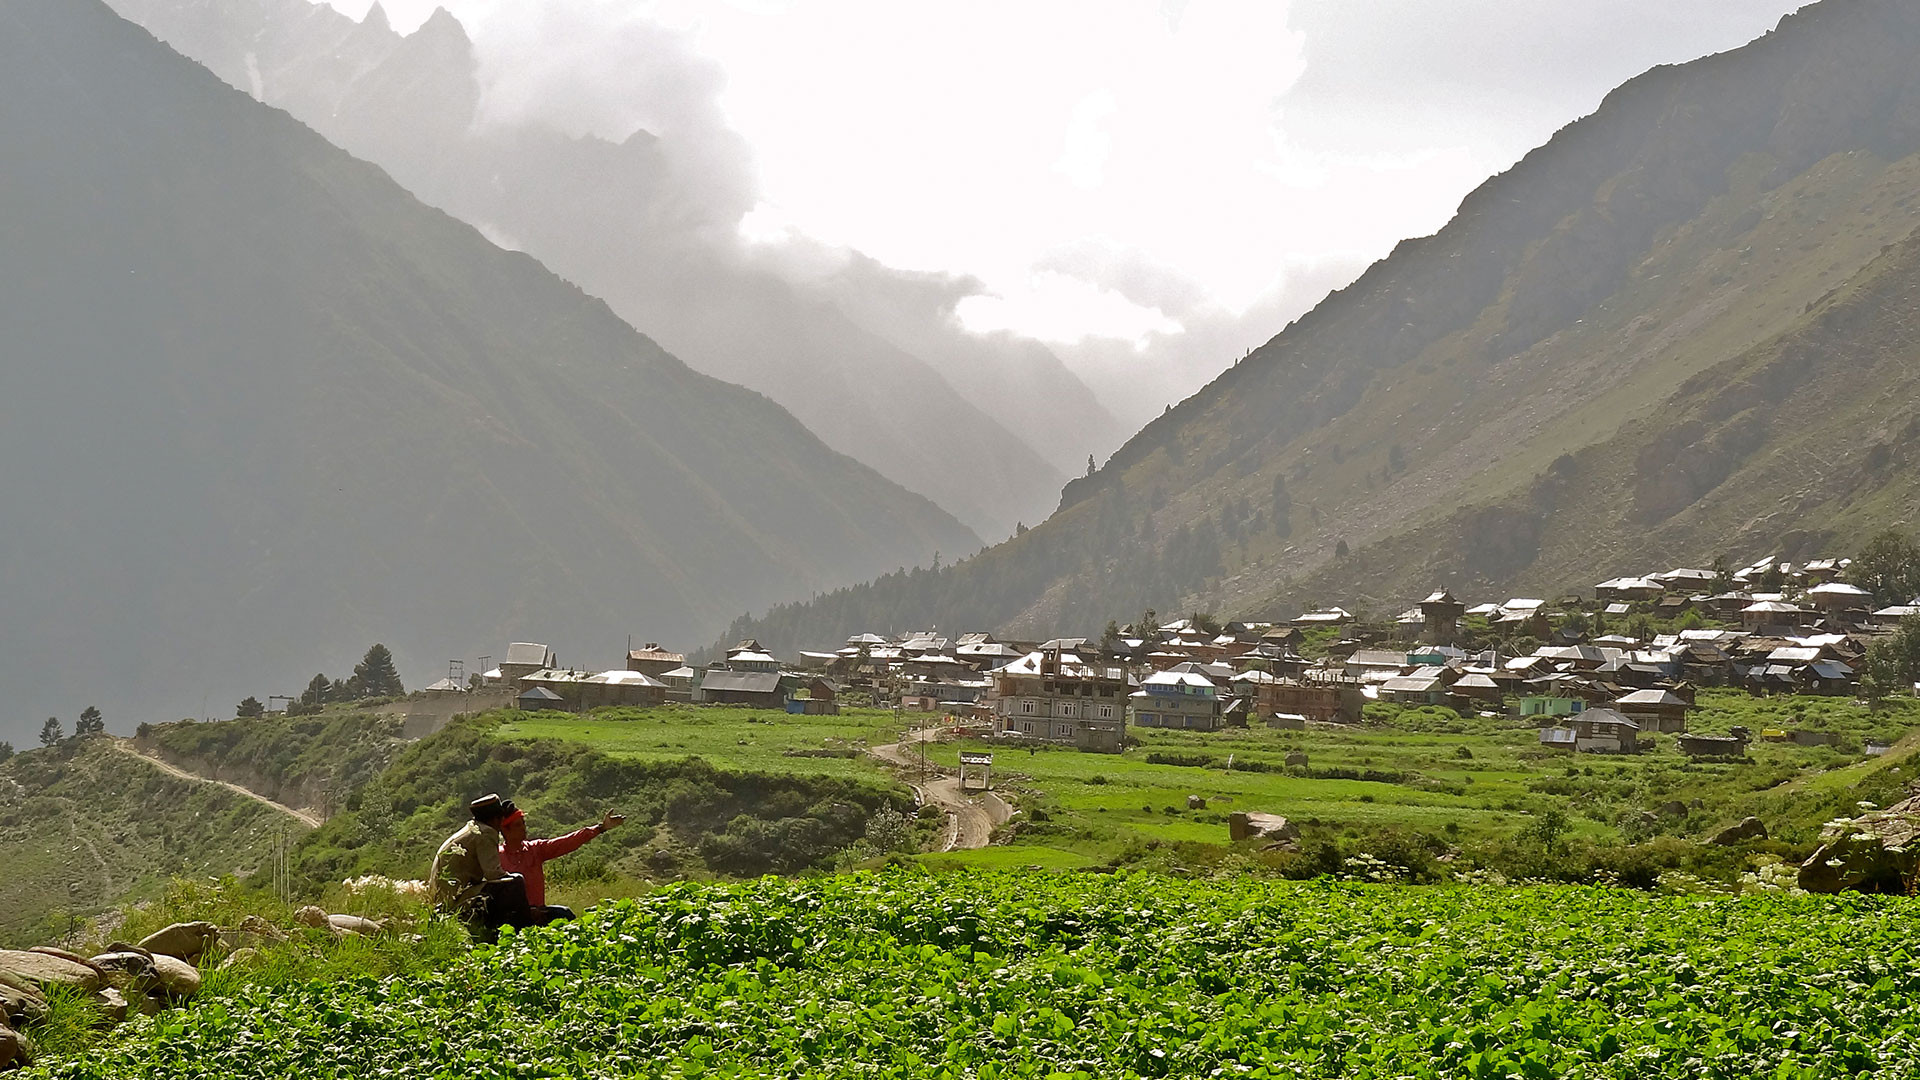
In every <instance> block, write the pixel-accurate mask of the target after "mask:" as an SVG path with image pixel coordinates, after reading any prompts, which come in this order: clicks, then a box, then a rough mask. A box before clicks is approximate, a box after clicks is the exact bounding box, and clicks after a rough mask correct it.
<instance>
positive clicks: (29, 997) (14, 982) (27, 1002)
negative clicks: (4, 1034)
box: [0, 971, 47, 1027]
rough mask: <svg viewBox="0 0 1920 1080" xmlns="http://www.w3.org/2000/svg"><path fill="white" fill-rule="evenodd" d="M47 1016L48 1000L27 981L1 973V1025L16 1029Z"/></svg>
mask: <svg viewBox="0 0 1920 1080" xmlns="http://www.w3.org/2000/svg"><path fill="white" fill-rule="evenodd" d="M45 1015H47V999H46V997H45V996H44V995H42V994H41V993H40V991H39V990H37V989H35V988H34V985H33V984H32V983H30V982H28V981H26V980H25V979H21V978H17V977H15V976H13V975H9V974H7V973H6V972H4V971H0V1024H12V1025H14V1026H16V1027H18V1026H21V1025H24V1024H31V1023H33V1022H34V1021H35V1020H38V1019H40V1018H41V1017H43V1016H45Z"/></svg>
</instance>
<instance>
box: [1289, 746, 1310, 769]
mask: <svg viewBox="0 0 1920 1080" xmlns="http://www.w3.org/2000/svg"><path fill="white" fill-rule="evenodd" d="M1296 765H1297V766H1299V767H1300V768H1303V769H1304V768H1306V766H1307V752H1306V751H1305V750H1290V751H1288V752H1287V767H1288V768H1292V767H1294V766H1296Z"/></svg>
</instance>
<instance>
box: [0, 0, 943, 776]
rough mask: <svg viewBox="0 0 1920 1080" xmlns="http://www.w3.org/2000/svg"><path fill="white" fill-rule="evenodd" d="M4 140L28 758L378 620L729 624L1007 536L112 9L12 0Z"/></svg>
mask: <svg viewBox="0 0 1920 1080" xmlns="http://www.w3.org/2000/svg"><path fill="white" fill-rule="evenodd" d="M0 139H4V141H5V142H6V144H7V145H8V146H9V147H10V148H11V150H10V152H9V155H8V160H9V163H10V164H9V167H8V172H7V182H6V184H5V185H3V186H0V323H4V324H5V325H6V327H7V335H8V336H7V387H8V390H7V393H6V394H4V395H0V454H4V455H5V457H6V458H7V459H8V460H10V461H14V462H16V463H18V467H16V468H11V469H8V470H6V472H5V474H4V476H0V502H4V503H6V504H7V505H9V506H14V507H20V508H29V507H30V508H31V510H30V511H26V512H22V513H19V514H15V515H10V517H9V528H8V536H7V543H6V544H5V545H4V547H0V579H5V580H7V581H8V582H9V583H10V589H9V596H8V610H9V613H10V615H11V616H12V617H11V618H9V619H8V620H7V621H6V624H5V626H4V627H0V655H4V656H5V657H6V660H5V662H4V665H5V666H4V667H3V668H0V671H3V672H4V673H5V674H6V675H7V676H8V678H9V681H10V682H11V683H13V684H14V685H16V686H18V687H19V692H18V693H17V694H16V695H14V696H13V697H12V698H11V699H10V700H9V702H8V704H7V706H6V711H5V712H4V713H3V714H0V736H9V735H10V736H11V737H12V741H14V742H16V743H19V742H22V741H24V738H25V736H26V735H27V734H28V731H29V729H28V727H27V726H26V725H27V724H28V723H29V722H31V723H32V724H33V725H34V726H35V728H34V729H37V725H38V723H39V720H40V719H41V718H43V717H45V716H46V715H48V714H55V713H57V714H62V715H71V714H72V713H73V712H75V711H77V709H78V707H79V706H80V705H82V704H87V703H92V704H96V705H98V706H100V707H101V708H102V709H103V711H104V712H105V713H106V715H107V718H108V721H109V723H110V724H113V725H115V726H116V728H117V729H119V730H125V729H128V728H131V727H132V726H133V724H134V723H135V722H137V721H139V720H168V719H174V718H177V717H179V716H181V715H187V714H192V715H206V714H207V711H208V709H209V702H232V701H237V700H238V699H239V698H240V697H241V696H243V695H244V694H247V693H257V692H258V691H259V689H260V686H259V685H258V683H255V684H254V685H247V686H243V685H238V680H239V679H240V677H241V676H240V673H242V672H245V673H247V675H248V677H250V678H251V679H255V680H274V681H275V682H279V683H280V684H281V685H283V686H286V687H293V686H297V685H298V684H299V681H304V679H305V678H306V677H307V676H308V675H309V674H310V669H309V668H308V664H309V663H310V662H311V661H310V660H309V659H307V658H308V657H311V656H314V655H322V656H328V655H358V654H359V652H360V651H361V650H362V649H364V647H365V643H366V642H367V641H372V640H381V641H384V642H386V643H388V644H389V645H390V646H391V647H392V650H393V652H394V654H395V655H396V657H397V659H398V661H399V663H400V665H401V669H402V671H403V672H405V671H409V670H411V671H419V670H421V669H422V668H428V669H433V668H438V667H439V666H440V665H441V664H442V663H444V660H445V658H446V657H448V656H468V657H472V656H477V655H481V654H487V653H492V654H497V653H498V652H499V651H500V649H501V648H502V647H503V644H504V643H505V642H507V641H511V640H527V639H528V638H532V639H534V640H544V641H547V642H549V643H551V644H553V645H554V646H555V647H556V648H557V649H559V650H560V651H561V653H562V655H570V656H580V655H582V654H593V653H599V654H601V655H605V654H606V653H610V652H613V651H614V650H615V649H616V648H617V647H618V643H619V642H620V641H622V640H624V639H625V636H626V635H627V634H629V633H632V632H634V631H636V630H642V631H644V632H646V633H648V634H652V635H655V636H657V637H659V638H661V639H668V640H670V639H673V638H681V639H688V638H698V639H704V638H705V637H707V636H709V635H711V634H713V633H716V632H717V631H718V630H719V628H720V627H721V626H722V625H723V624H724V622H725V620H726V619H728V618H731V617H733V616H734V615H736V614H738V613H739V612H740V611H742V610H745V609H747V608H749V607H751V606H755V605H759V604H764V603H766V602H768V601H769V600H772V599H775V598H778V597H782V596H796V595H804V594H806V593H807V592H809V591H811V590H815V589H819V588H823V587H827V586H831V585H834V584H837V583H841V582H845V581H849V580H857V579H859V578H862V577H866V576H870V575H872V574H874V573H878V572H881V571H884V570H887V569H890V568H893V567H896V566H901V565H912V564H914V563H917V562H922V561H929V560H931V558H932V556H933V554H934V553H935V552H936V551H944V552H948V553H958V552H964V551H969V550H972V549H973V548H974V547H975V546H977V543H978V541H977V538H976V537H975V536H974V535H973V533H971V532H970V531H969V530H968V529H966V528H965V527H964V526H962V525H960V524H959V523H958V522H957V521H955V520H954V519H953V518H952V517H951V516H949V515H947V514H946V513H944V512H943V511H941V510H940V509H939V508H938V507H936V506H934V505H933V504H931V503H929V502H928V501H927V500H925V499H923V498H921V497H919V496H916V495H912V494H910V493H908V492H906V491H905V490H903V489H901V488H900V487H898V486H896V485H894V484H892V483H890V482H888V481H886V480H884V479H883V478H881V477H880V476H879V475H878V474H877V473H875V472H873V471H872V470H871V469H868V468H865V467H863V466H860V465H858V464H856V463H855V462H853V461H851V460H850V459H848V458H846V457H843V456H841V455H840V454H837V453H835V452H834V451H832V450H830V449H828V447H827V446H825V445H824V444H823V443H821V442H820V441H819V440H818V439H816V438H815V437H813V436H812V435H811V434H810V433H809V432H808V431H807V430H806V429H805V428H804V427H802V426H801V425H800V424H799V422H798V421H796V420H795V419H794V418H793V417H792V416H790V415H788V414H787V413H786V412H784V411H783V410H781V409H780V408H779V407H778V406H776V405H774V404H773V403H772V402H770V401H768V400H767V399H765V398H763V397H761V396H759V395H758V394H754V393H751V392H749V391H746V390H742V389H740V388H738V387H735V386H730V385H727V384H725V383H721V382H719V381H717V380H714V379H712V378H709V377H707V376H704V375H701V374H698V373H696V372H694V371H692V370H690V369H689V368H687V367H686V366H685V365H684V364H682V363H680V362H679V361H678V360H676V359H674V358H673V357H671V356H669V355H667V354H666V353H665V352H663V351H661V349H660V348H659V347H658V346H656V345H655V344H654V343H653V342H651V341H649V340H648V339H646V338H645V337H642V336H641V335H640V334H638V333H636V332H635V331H634V330H633V329H632V328H631V327H629V326H627V325H626V324H625V323H623V322H621V321H620V320H619V319H618V318H617V317H616V316H615V315H614V314H613V313H612V312H611V311H610V310H608V308H607V307H606V305H605V304H603V303H601V302H600V301H598V300H595V299H593V298H592V297H589V296H588V295H586V294H585V293H583V292H581V291H580V290H579V289H578V288H576V287H574V286H572V285H570V284H568V283H566V282H565V281H562V280H561V279H559V278H558V277H556V276H554V275H553V274H552V273H550V272H548V271H547V270H546V269H545V268H543V267H542V266H541V265H540V264H539V263H537V262H535V261H534V260H533V259H531V258H529V257H527V256H525V255H521V254H516V253H512V252H507V251H503V250H501V249H499V248H497V247H495V246H494V245H493V244H491V243H490V242H489V241H487V240H486V239H485V238H484V237H483V236H481V234H480V233H479V232H477V231H476V230H474V229H473V228H471V227H469V226H467V225H464V224H461V223H459V222H457V221H455V220H453V219H452V218H450V217H448V216H446V215H445V214H443V213H441V212H439V211H436V210H432V209H429V208H427V207H425V206H423V205H422V204H421V203H419V202H418V201H417V200H415V199H414V198H413V197H412V196H410V195H408V194H407V193H406V192H405V191H403V190H402V189H401V188H400V187H399V186H398V185H396V184H395V183H394V182H393V181H392V180H391V179H390V178H388V177H387V175H386V174H384V173H382V172H381V171H380V170H379V169H377V168H375V167H373V166H370V165H367V164H365V163H363V162H360V161H357V160H355V159H353V158H351V157H349V156H348V155H347V154H345V153H344V152H342V151H340V150H338V149H336V148H334V147H332V146H330V145H328V144H327V143H326V142H325V141H323V140H322V139H320V138H319V137H318V136H317V135H315V134H314V133H313V132H312V131H311V130H309V129H307V128H304V127H302V126H300V125H299V124H297V123H295V122H294V121H292V120H291V119H289V118H288V117H287V116H286V114H284V113H281V112H279V111H277V110H274V109H270V108H267V107H266V106H263V105H260V104H259V103H257V102H255V101H253V100H252V99H250V98H248V97H247V96H246V95H244V94H242V93H240V92H239V91H236V90H234V89H232V88H231V87H228V86H226V85H224V84H222V83H221V82H220V81H219V80H218V79H217V78H215V77H214V76H213V75H212V74H210V73H209V72H207V71H206V70H205V69H203V68H201V67H199V66H198V65H195V64H193V63H192V62H190V61H188V60H186V59H184V58H182V57H181V56H179V55H178V54H177V53H174V52H173V51H171V50H169V49H167V48H166V47H165V46H163V45H161V44H159V43H158V42H156V41H155V40H153V39H152V37H150V36H149V35H148V34H147V33H146V32H145V31H143V30H141V29H140V28H138V27H136V26H134V25H132V24H131V23H127V22H125V21H123V20H121V19H119V18H118V17H116V16H115V15H113V13H112V12H110V11H109V10H107V8H106V7H105V6H104V5H102V4H100V3H98V2H97V0H18V2H14V3H9V4H7V5H6V6H5V7H4V8H3V9H0ZM642 624H644V625H642ZM292 627H297V632H295V631H293V630H291V629H290V628H292ZM28 673H31V677H28ZM55 688H60V689H58V690H56V689H55ZM82 694H84V695H85V696H84V697H82V696H80V695H82ZM70 695H71V697H72V698H74V699H75V700H69V697H70Z"/></svg>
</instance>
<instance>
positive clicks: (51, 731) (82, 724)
mask: <svg viewBox="0 0 1920 1080" xmlns="http://www.w3.org/2000/svg"><path fill="white" fill-rule="evenodd" d="M106 731H107V721H106V718H105V717H104V716H102V715H100V710H99V709H96V708H94V707H93V706H91V705H89V706H87V707H86V708H84V709H81V710H80V719H78V720H75V721H74V722H73V734H74V735H75V736H76V737H82V736H87V735H104V734H106ZM66 737H67V732H66V727H65V726H64V725H62V724H61V723H60V718H59V717H57V716H49V717H47V722H46V723H44V724H41V725H40V745H41V746H52V745H53V744H55V743H57V742H59V741H60V740H62V739H64V738H66ZM12 753H13V747H11V746H8V747H7V756H11V755H12ZM4 760H6V757H5V756H0V761H4Z"/></svg>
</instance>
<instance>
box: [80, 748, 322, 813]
mask: <svg viewBox="0 0 1920 1080" xmlns="http://www.w3.org/2000/svg"><path fill="white" fill-rule="evenodd" d="M113 745H114V748H115V749H117V750H121V751H123V752H125V753H128V754H132V755H133V756H134V757H137V758H139V759H140V760H141V761H144V762H146V763H147V764H149V765H151V766H153V767H154V768H156V769H159V770H160V771H161V772H163V773H167V774H169V775H171V776H177V777H179V778H180V779H182V780H192V781H193V782H194V783H197V784H218V785H219V786H221V787H223V788H226V789H227V790H228V791H231V792H233V793H234V794H235V795H244V796H246V797H247V798H249V799H252V800H253V801H254V802H257V803H260V804H261V805H263V806H270V807H272V808H273V809H275V810H278V811H280V812H281V813H283V814H285V815H287V816H288V817H290V818H293V819H294V820H296V821H298V822H300V823H301V824H303V825H306V826H308V827H309V828H314V829H317V828H319V827H320V825H321V821H320V819H319V818H318V817H315V816H314V815H312V814H309V813H307V812H306V811H305V810H295V809H294V808H293V807H291V806H287V805H285V804H283V803H277V802H274V801H273V800H272V799H269V798H267V797H266V796H265V795H262V794H260V793H259V792H257V791H250V790H248V789H246V788H243V787H241V786H240V785H239V784H229V783H227V782H226V781H225V780H214V779H211V778H209V777H205V776H196V775H195V774H193V773H190V772H188V771H186V770H185V769H182V768H179V767H178V766H175V765H173V764H170V763H168V762H165V761H162V760H160V759H159V758H157V757H154V756H153V755H152V754H143V753H141V752H140V750H139V748H138V747H136V746H134V745H133V743H132V741H131V740H128V739H115V740H113Z"/></svg>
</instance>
